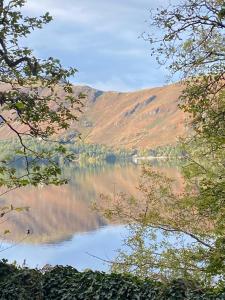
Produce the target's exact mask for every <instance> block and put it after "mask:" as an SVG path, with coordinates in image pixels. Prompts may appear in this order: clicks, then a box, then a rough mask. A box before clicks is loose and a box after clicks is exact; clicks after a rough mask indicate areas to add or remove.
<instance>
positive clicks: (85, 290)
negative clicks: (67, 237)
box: [0, 262, 225, 300]
mask: <svg viewBox="0 0 225 300" xmlns="http://www.w3.org/2000/svg"><path fill="white" fill-rule="evenodd" d="M0 299H4V300H7V299H9V300H10V299H12V300H17V299H18V300H31V299H32V300H42V299H48V300H51V299H52V300H53V299H54V300H66V299H68V300H69V299H77V300H78V299H79V300H82V299H91V300H92V299H93V300H94V299H99V300H101V299H102V300H107V299H115V300H116V299H121V300H124V299H130V300H135V299H140V300H141V299H142V300H148V299H152V300H166V299H171V300H175V299H177V300H178V299H180V300H183V299H190V300H198V299H199V300H200V299H202V300H204V299H207V300H210V299H211V300H212V299H218V300H219V299H221V300H222V299H225V291H220V292H217V293H216V292H215V291H214V292H213V291H206V290H203V289H201V288H200V287H198V286H197V285H196V284H194V283H192V282H184V281H183V280H181V279H178V280H174V281H172V282H170V283H168V284H163V283H160V282H155V281H152V280H141V279H139V278H138V277H134V276H131V275H126V274H124V275H120V274H115V273H112V274H106V273H103V272H93V271H86V272H78V271H77V270H76V269H74V268H72V267H69V266H67V267H63V266H56V267H54V268H53V269H51V270H49V271H46V272H44V273H43V272H41V271H40V270H32V269H28V268H16V267H15V266H12V265H7V264H6V263H5V262H0Z"/></svg>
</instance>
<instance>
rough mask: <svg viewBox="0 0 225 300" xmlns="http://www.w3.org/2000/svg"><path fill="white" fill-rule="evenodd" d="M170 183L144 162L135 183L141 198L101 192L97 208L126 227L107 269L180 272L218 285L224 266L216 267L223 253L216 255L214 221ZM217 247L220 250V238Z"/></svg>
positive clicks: (164, 276)
mask: <svg viewBox="0 0 225 300" xmlns="http://www.w3.org/2000/svg"><path fill="white" fill-rule="evenodd" d="M174 184H175V182H173V180H172V179H170V178H167V177H166V176H165V175H163V174H160V173H159V172H156V171H153V170H152V168H149V167H144V168H143V175H142V178H141V181H140V184H139V187H138V189H139V190H140V192H141V195H142V197H141V196H140V198H138V199H136V198H134V197H132V196H127V195H126V194H123V193H120V194H118V195H117V196H116V197H115V196H114V199H110V198H109V197H107V196H104V195H102V197H101V199H102V201H101V204H99V205H98V210H100V211H101V212H104V216H105V217H106V218H108V219H111V220H112V221H117V220H118V219H119V220H120V221H122V222H123V223H125V224H127V226H128V229H129V235H128V237H126V238H125V240H124V244H125V245H126V248H125V250H124V249H122V250H120V251H119V255H118V257H117V259H116V260H115V262H112V270H113V271H115V272H119V273H123V272H130V273H133V274H135V275H138V276H141V277H144V278H146V277H147V278H148V277H150V278H153V279H156V280H160V281H167V280H171V279H173V278H177V277H181V278H186V279H188V280H189V279H193V278H195V280H196V281H198V282H201V283H202V285H208V284H212V285H215V284H218V285H220V284H221V285H222V284H223V282H224V281H223V280H224V272H223V265H220V268H219V263H221V260H220V259H221V258H222V257H220V256H216V254H217V245H216V242H215V227H214V224H212V223H211V222H210V220H209V218H208V217H207V216H203V215H199V213H198V211H197V210H196V209H195V208H194V207H193V205H191V206H189V205H187V202H188V201H190V200H189V197H187V195H186V194H185V196H184V195H183V193H182V191H180V192H179V193H178V192H177V191H175V188H174ZM188 204H189V203H188ZM219 247H221V248H220V249H221V250H222V240H221V243H220V246H219ZM210 258H212V259H215V260H217V261H216V262H217V271H216V272H212V269H211V267H212V261H211V259H210ZM216 262H215V263H216Z"/></svg>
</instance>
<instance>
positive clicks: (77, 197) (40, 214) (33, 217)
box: [2, 164, 181, 243]
mask: <svg viewBox="0 0 225 300" xmlns="http://www.w3.org/2000/svg"><path fill="white" fill-rule="evenodd" d="M64 171H65V174H66V176H68V177H70V178H72V180H71V183H70V184H69V185H64V186H60V187H55V186H46V187H43V188H34V187H32V188H29V189H28V188H26V189H24V190H23V189H21V190H16V191H15V192H11V193H10V194H8V195H7V197H6V198H5V199H4V200H3V202H4V203H2V205H5V204H7V203H13V204H14V205H15V206H18V207H22V206H29V207H30V210H29V211H28V212H22V213H20V214H14V215H12V216H11V217H10V219H9V220H8V222H6V223H5V224H2V225H3V226H4V227H5V228H7V229H10V231H11V234H10V235H8V238H10V239H12V240H19V239H20V238H21V237H22V236H23V235H24V232H26V230H27V229H28V228H31V231H32V234H31V236H30V237H29V238H28V239H26V242H32V243H50V242H51V243H55V242H58V241H64V240H65V239H69V238H70V237H71V236H72V235H73V234H74V233H78V232H85V231H91V230H95V229H97V228H99V227H101V226H104V225H106V224H107V221H106V220H104V219H103V218H102V217H100V216H99V215H98V214H97V213H95V212H93V210H92V209H91V202H92V201H94V200H97V199H98V198H99V195H100V194H101V193H103V194H109V195H111V196H112V195H113V194H114V193H115V192H116V193H117V192H127V193H129V194H133V195H137V190H136V186H137V183H138V177H139V174H140V171H141V167H140V166H134V165H131V164H130V165H123V166H122V165H114V166H110V165H109V166H107V165H106V166H105V167H103V168H96V169H94V168H91V169H86V170H85V171H84V170H77V169H75V170H74V169H73V167H68V168H66V169H65V170H64ZM164 172H165V173H166V174H167V175H168V176H173V177H174V176H175V177H176V178H177V179H178V181H177V182H178V183H177V188H180V185H181V176H180V174H179V171H178V170H177V169H175V168H173V167H167V168H164ZM65 174H64V175H65Z"/></svg>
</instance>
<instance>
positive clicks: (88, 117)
mask: <svg viewBox="0 0 225 300" xmlns="http://www.w3.org/2000/svg"><path fill="white" fill-rule="evenodd" d="M181 90H182V86H181V85H179V84H173V85H168V86H164V87H157V88H151V89H145V90H140V91H136V92H129V93H128V92H127V93H120V92H102V91H99V90H96V89H93V88H90V87H87V86H82V87H81V86H75V87H74V93H75V94H79V93H80V92H82V93H84V94H86V96H87V97H86V100H84V102H85V103H84V104H85V108H84V113H83V115H82V116H81V117H80V121H79V123H76V124H72V125H71V128H70V130H69V132H70V133H71V132H73V131H74V130H75V129H78V130H79V131H80V132H81V134H82V136H83V139H84V141H85V142H89V143H98V144H105V145H107V146H113V147H117V148H118V147H120V148H129V149H131V148H154V147H156V146H163V145H166V144H174V143H176V141H177V138H178V137H180V136H184V135H185V133H186V130H187V129H186V127H185V115H184V113H183V112H181V111H180V110H179V109H178V106H177V104H178V98H179V95H180V93H181ZM22 130H23V128H20V131H22ZM10 135H11V133H10V131H9V130H7V129H6V128H5V126H3V127H2V128H0V139H2V138H8V137H9V136H10Z"/></svg>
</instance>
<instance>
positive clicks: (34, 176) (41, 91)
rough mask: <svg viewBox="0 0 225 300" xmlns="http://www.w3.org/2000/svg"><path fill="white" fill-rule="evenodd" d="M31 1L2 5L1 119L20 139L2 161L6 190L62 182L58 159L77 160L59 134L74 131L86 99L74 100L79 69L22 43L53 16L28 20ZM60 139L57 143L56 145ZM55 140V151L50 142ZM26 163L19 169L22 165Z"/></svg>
mask: <svg viewBox="0 0 225 300" xmlns="http://www.w3.org/2000/svg"><path fill="white" fill-rule="evenodd" d="M25 3H26V1H25V0H9V1H7V0H1V1H0V70H1V75H0V82H1V86H0V106H1V113H0V120H1V127H4V128H5V131H7V128H8V129H9V131H11V133H13V134H14V135H13V136H14V138H15V139H17V140H18V143H17V145H16V146H15V147H14V149H13V151H12V153H11V155H10V157H8V155H7V157H6V158H3V159H2V160H1V163H0V186H7V187H8V188H10V189H13V188H17V187H21V186H25V185H28V184H32V185H38V184H61V183H65V182H66V180H65V179H62V178H61V177H60V174H61V171H60V168H59V166H58V164H57V160H56V156H57V153H60V154H62V155H63V156H64V158H65V159H70V158H71V156H70V155H69V154H68V153H67V152H66V149H65V147H64V146H63V145H62V144H58V143H57V134H58V133H59V132H60V133H62V132H63V131H65V130H66V129H68V128H69V126H70V124H71V122H73V121H76V120H77V119H78V115H79V113H80V112H81V107H82V102H81V100H82V98H83V95H80V96H78V97H75V96H74V93H73V88H72V84H71V83H70V82H69V78H70V77H71V76H73V75H74V74H75V73H76V71H77V70H76V69H75V68H69V69H65V68H63V67H62V65H61V63H60V61H59V60H58V59H54V58H52V57H49V58H47V59H39V58H37V57H35V56H34V54H33V53H32V50H31V49H29V48H27V47H22V46H21V40H22V39H24V38H27V37H28V35H29V34H30V33H31V32H32V31H33V30H35V29H36V28H37V29H41V28H42V27H43V25H45V24H47V23H49V22H50V21H51V20H52V17H51V16H50V15H49V13H46V14H44V15H43V16H41V17H40V18H36V17H27V16H23V15H22V13H21V8H22V7H23V6H24V5H25ZM54 140H56V141H54ZM50 142H52V143H54V142H55V144H54V145H55V146H54V147H53V145H52V146H51V147H50V146H49V143H50ZM19 163H20V165H22V166H23V167H22V169H21V168H20V170H19V171H18V170H17V168H16V167H15V165H16V164H19Z"/></svg>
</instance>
